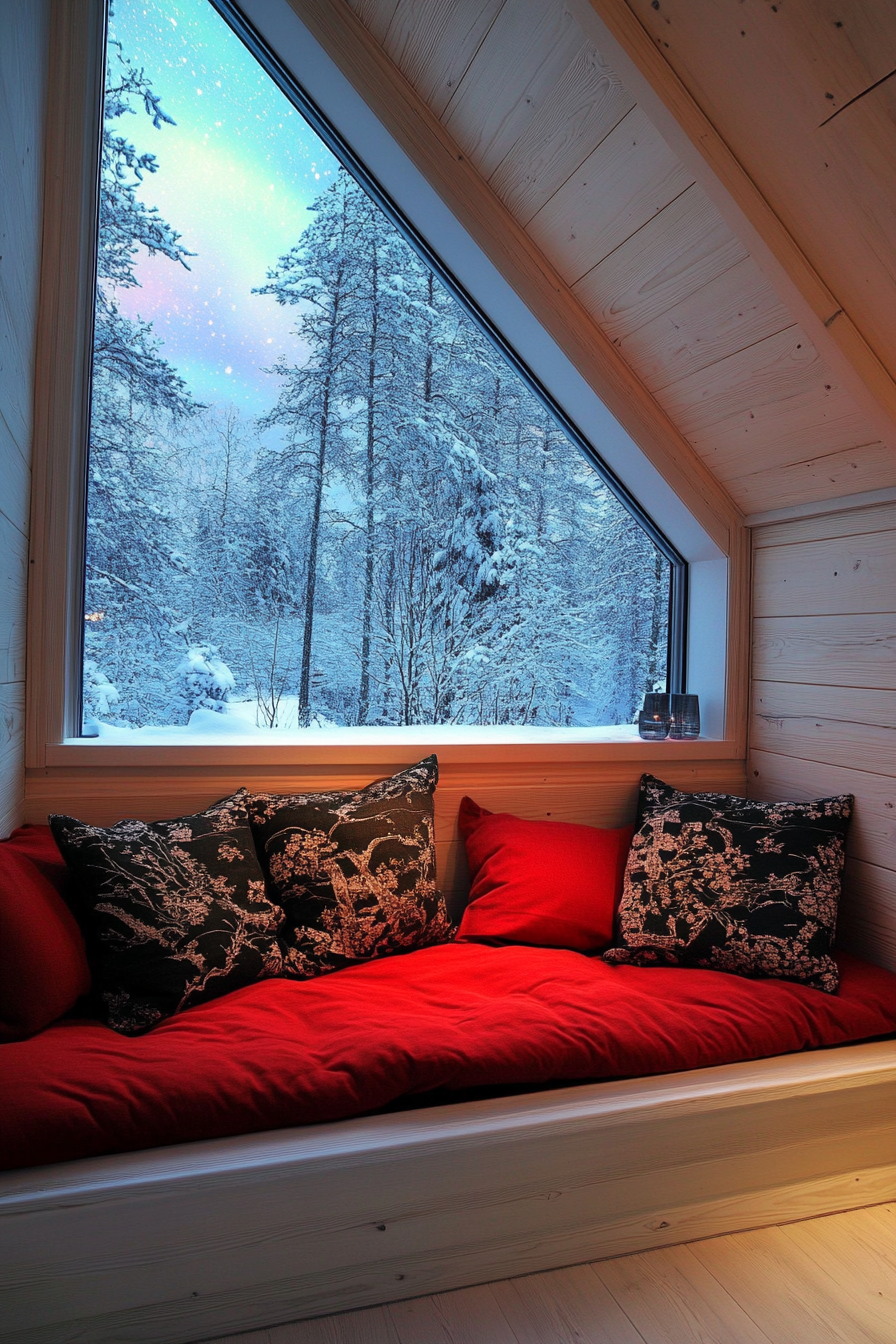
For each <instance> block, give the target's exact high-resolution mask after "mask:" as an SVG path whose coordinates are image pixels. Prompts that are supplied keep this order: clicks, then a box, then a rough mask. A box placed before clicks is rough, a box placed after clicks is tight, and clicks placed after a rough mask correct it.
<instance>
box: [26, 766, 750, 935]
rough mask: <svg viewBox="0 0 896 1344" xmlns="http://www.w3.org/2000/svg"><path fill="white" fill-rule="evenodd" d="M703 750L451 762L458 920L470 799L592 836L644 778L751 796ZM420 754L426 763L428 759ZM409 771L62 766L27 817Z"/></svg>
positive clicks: (627, 814) (446, 866)
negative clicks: (461, 822)
mask: <svg viewBox="0 0 896 1344" xmlns="http://www.w3.org/2000/svg"><path fill="white" fill-rule="evenodd" d="M669 745H670V746H673V744H669ZM700 747H701V748H702V751H701V752H700V753H697V752H696V751H695V752H694V754H693V756H692V757H691V758H688V757H687V756H686V755H684V753H681V754H679V750H678V744H674V746H673V749H672V751H671V752H670V751H667V750H665V749H664V748H663V747H662V745H661V746H659V747H658V748H656V751H655V754H653V755H652V757H651V758H648V756H647V755H646V754H645V756H643V757H642V758H641V759H631V758H629V759H628V760H625V759H619V760H615V761H612V760H605V761H588V760H578V761H576V760H568V761H544V762H534V761H528V762H526V761H519V762H516V763H514V762H513V761H511V760H507V761H497V762H491V763H482V762H474V761H468V762H458V761H451V760H442V762H441V765H440V772H439V774H440V777H439V786H438V789H437V790H436V797H435V828H436V863H437V867H438V881H439V886H440V887H441V888H442V890H443V891H444V892H445V895H446V898H447V900H448V903H449V907H450V909H451V910H452V913H454V914H459V912H460V911H461V910H462V909H463V906H464V905H465V904H466V898H467V892H468V889H469V878H468V873H467V866H466V856H465V854H464V850H463V843H462V842H461V840H460V839H459V837H458V833H457V813H458V808H459V807H460V800H461V798H463V796H464V794H469V795H470V796H471V797H473V798H475V800H476V802H477V803H480V804H481V805H482V806H483V807H487V808H489V809H490V810H491V811H493V812H513V813H515V814H516V815H517V816H521V817H529V818H531V819H533V820H548V819H550V820H552V821H569V822H576V823H578V824H580V825H587V826H624V825H626V824H628V823H629V822H630V821H633V820H634V815H635V803H636V800H637V794H638V781H639V779H640V777H641V774H642V772H644V771H646V772H648V773H650V774H655V775H659V776H660V777H661V778H662V779H665V780H668V782H669V783H670V784H674V785H675V786H676V787H677V788H680V789H688V790H711V791H715V792H720V793H736V794H740V795H741V796H743V794H744V792H745V787H746V786H745V779H744V766H745V762H744V760H743V758H742V757H741V758H740V759H732V757H731V756H730V755H728V756H721V755H720V756H719V757H715V756H713V755H712V744H711V743H701V744H700ZM435 750H438V749H437V748H435ZM419 754H420V756H423V755H425V754H426V751H425V749H423V748H421V749H420V753H419ZM407 762H408V757H407V753H405V754H404V758H403V759H383V760H382V761H381V762H380V763H379V764H376V763H371V764H368V765H358V764H354V765H343V766H339V765H329V766H327V765H320V764H318V765H306V766H304V767H303V766H301V765H264V766H260V765H254V766H246V765H242V766H236V765H229V766H225V765H215V766H208V765H206V766H200V765H178V766H177V767H175V768H172V767H170V766H168V767H159V766H142V767H141V766H103V767H102V768H98V767H92V768H88V767H61V766H56V767H53V768H47V769H44V770H32V771H29V779H28V805H27V814H26V815H27V820H28V821H30V822H36V823H38V824H40V823H45V822H46V819H47V813H48V812H67V813H72V814H74V815H75V816H77V817H81V818H83V820H85V821H90V822H93V823H94V824H96V825H99V826H107V825H110V824H111V823H112V822H115V821H118V820H120V818H121V817H122V816H130V817H138V818H140V819H142V820H144V821H153V820H157V819H158V818H160V817H177V816H184V815H186V814H188V813H191V812H196V811H199V810H200V809H201V808H204V807H207V806H208V805H209V803H211V802H213V801H214V800H215V799H216V798H223V797H225V796H226V795H227V794H229V793H232V792H234V790H235V789H238V788H240V787H241V786H243V785H245V787H247V788H249V789H257V790H270V791H271V792H274V793H298V792H311V791H312V790H323V789H348V788H358V787H360V786H363V785H365V784H369V783H370V782H371V781H372V780H374V779H382V778H383V777H384V776H388V775H390V774H392V773H393V772H394V771H395V770H398V769H400V768H401V766H402V765H403V764H406V763H407Z"/></svg>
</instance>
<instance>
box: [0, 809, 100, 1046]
mask: <svg viewBox="0 0 896 1344" xmlns="http://www.w3.org/2000/svg"><path fill="white" fill-rule="evenodd" d="M67 881H68V873H67V870H66V866H65V863H64V862H63V859H62V855H61V854H60V853H59V850H58V849H57V847H56V841H55V840H54V839H53V836H52V834H51V833H50V828H49V826H23V827H22V828H21V829H20V830H18V831H14V832H13V834H12V835H11V836H10V838H9V839H8V840H4V841H2V842H0V1041H21V1040H24V1039H25V1038H26V1037H27V1036H33V1035H34V1034H35V1033H36V1032H38V1031H43V1029H44V1027H48V1026H49V1025H50V1023H51V1022H55V1021H56V1019H57V1017H61V1016H62V1014H63V1013H67V1012H68V1010H69V1009H70V1008H71V1007H73V1006H74V1004H75V1002H76V1001H77V1000H78V999H79V998H80V997H81V995H82V994H86V993H87V992H88V990H89V989H90V970H89V968H88V965H87V954H86V952H85V950H84V940H83V938H82V937H81V930H80V929H79V928H78V924H77V921H76V920H75V917H74V915H73V914H72V913H71V911H70V910H69V908H68V906H67V905H66V903H65V901H64V900H63V898H62V895H61V894H60V893H61V892H62V891H63V890H64V885H65V883H66V882H67Z"/></svg>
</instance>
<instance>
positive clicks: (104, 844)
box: [50, 789, 283, 1036]
mask: <svg viewBox="0 0 896 1344" xmlns="http://www.w3.org/2000/svg"><path fill="white" fill-rule="evenodd" d="M246 797H247V795H246V791H245V789H240V791H239V792H238V793H235V794H234V795H233V797H232V798H225V799H223V800H222V801H221V802H219V803H215V804H214V805H213V806H212V807H210V808H208V810H207V811H205V812H200V813H199V814H198V815H197V816H194V817H180V818H178V819H177V820H176V821H155V822H152V823H147V822H143V821H120V822H118V823H117V825H115V826H110V827H108V828H104V827H102V826H88V825H86V824H85V823H84V822H81V821H75V819H74V818H73V817H61V816H54V817H50V826H51V827H52V829H53V835H54V836H55V838H56V843H57V844H58V845H59V848H60V850H61V851H62V855H63V857H64V859H65V861H66V863H67V864H68V866H69V868H70V869H71V871H72V873H73V875H74V883H73V885H74V886H76V895H77V899H78V901H79V903H80V904H81V906H82V910H81V913H82V915H83V916H84V923H85V925H86V928H87V932H88V937H89V940H90V938H91V936H92V942H93V949H92V951H93V961H94V972H95V982H96V983H97V985H98V988H99V989H100V992H101V995H102V1000H103V1003H104V1005H105V1012H106V1018H107V1021H108V1023H109V1026H110V1027H114V1028H115V1030H116V1031H121V1032H124V1033H125V1035H128V1036H135V1035H137V1034H138V1033H139V1032H141V1031H145V1030H147V1028H149V1027H151V1026H153V1025H154V1024H155V1023H156V1022H158V1021H160V1019H161V1018H163V1017H168V1016H170V1015H171V1014H172V1013H178V1012H180V1011H181V1009H183V1008H190V1007H192V1006H193V1005H194V1004H196V1003H202V1002H204V1001H205V1000H206V999H214V998H217V997H218V995H219V994H226V993H227V992H228V991H229V990H231V989H239V988H240V987H241V986H242V985H248V984H251V983H253V982H254V981H255V980H258V979H260V978H261V977H263V976H269V975H279V974H280V971H281V969H282V960H283V959H282V955H281V952H280V947H279V945H278V942H277V929H278V926H279V925H280V923H281V922H282V920H283V911H282V910H280V909H279V908H278V907H277V906H276V905H274V904H272V902H271V901H269V900H268V898H267V896H266V894H265V886H264V876H263V874H262V871H261V868H260V866H259V863H258V856H257V855H256V853H255V846H254V844H253V841H252V832H251V830H250V829H249V816H248V812H247V810H246Z"/></svg>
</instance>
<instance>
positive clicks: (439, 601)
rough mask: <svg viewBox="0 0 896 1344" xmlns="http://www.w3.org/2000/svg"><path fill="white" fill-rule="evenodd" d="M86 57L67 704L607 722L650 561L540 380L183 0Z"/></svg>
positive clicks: (189, 720) (122, 709)
mask: <svg viewBox="0 0 896 1344" xmlns="http://www.w3.org/2000/svg"><path fill="white" fill-rule="evenodd" d="M106 82H107V89H106V101H105V120H104V136H103V157H102V172H101V212H100V238H99V261H98V284H97V300H96V322H95V336H94V373H93V389H92V413H91V425H90V460H89V488H88V497H89V498H88V518H87V536H88V544H87V569H86V580H85V582H86V605H85V631H84V653H85V660H84V720H85V731H87V732H91V733H93V732H97V731H98V732H99V733H100V735H101V736H103V737H108V738H110V739H111V740H121V739H122V737H124V738H126V740H128V741H139V740H140V738H141V737H146V736H151V737H153V738H154V739H158V738H159V737H160V736H163V735H164V736H173V737H175V738H179V737H183V736H186V735H188V734H195V733H202V734H209V733H211V734H217V735H219V736H222V737H223V736H227V737H230V736H232V735H234V734H237V735H239V734H247V733H251V734H256V733H258V732H259V731H260V730H295V729H296V728H303V727H308V728H315V727H327V726H332V725H340V726H344V725H376V724H379V725H400V724H458V725H473V724H517V725H527V724H529V725H554V726H576V725H578V726H591V725H600V724H616V723H629V722H631V721H632V719H633V716H634V714H635V711H636V709H637V707H638V705H639V703H640V701H641V698H642V696H643V694H644V691H645V689H652V688H656V689H662V688H665V678H666V650H667V624H668V602H669V581H670V566H669V564H668V562H667V561H666V559H665V558H664V557H663V556H662V554H661V553H660V552H659V551H658V550H657V549H656V548H655V546H654V545H653V543H652V542H651V540H650V538H649V537H648V536H647V535H646V533H645V532H644V531H643V529H642V528H641V527H640V526H639V525H638V523H637V522H636V521H635V519H634V518H633V517H632V516H631V514H630V513H629V512H628V511H627V510H626V509H625V508H624V507H623V506H622V505H621V504H619V503H618V502H617V501H616V499H615V498H614V497H613V496H612V495H611V494H610V493H609V491H608V490H607V489H606V487H605V486H604V485H603V483H602V481H601V479H600V477H599V476H598V474H597V473H596V471H595V470H594V469H593V467H592V466H591V465H590V464H589V462H588V461H587V459H586V458H585V457H584V456H583V454H582V453H581V452H580V451H579V450H578V448H577V447H576V446H575V445H574V444H573V443H571V442H570V441H569V440H568V439H567V438H566V437H565V436H564V434H563V433H562V432H561V431H560V430H559V429H558V427H557V425H556V423H555V421H554V420H553V419H552V418H551V416H550V415H549V414H548V412H547V411H546V410H545V409H544V407H543V405H542V404H541V402H540V401H539V400H538V399H537V398H536V397H535V396H534V395H533V394H532V392H530V391H529V389H528V388H527V386H526V385H525V384H524V383H523V382H522V381H521V380H520V378H519V377H518V375H517V374H516V373H515V372H514V371H513V370H512V369H511V368H510V367H509V366H508V365H507V364H506V363H505V362H504V360H503V359H502V357H501V356H500V355H499V354H498V353H497V352H496V350H495V349H494V347H493V346H492V345H491V344H490V342H489V341H488V339H487V338H486V337H485V336H484V335H483V333H482V332H481V331H480V329H479V328H478V326H476V325H475V324H474V323H473V321H472V320H471V319H470V317H469V316H468V315H467V313H466V311H465V310H464V309H463V307H462V306H461V305H460V304H459V303H458V302H457V300H456V299H455V298H454V297H453V296H452V295H451V294H450V293H449V292H448V291H447V290H446V289H445V288H444V286H443V285H442V284H441V283H440V282H439V281H438V280H437V279H436V278H435V277H434V276H433V274H432V273H431V272H430V271H429V270H428V269H427V268H426V267H425V266H424V265H423V264H422V263H421V261H420V260H419V259H418V257H417V255H416V253H415V252H414V251H413V250H412V249H411V248H410V246H409V245H408V244H407V242H406V241H405V240H404V238H403V236H402V234H401V233H400V232H399V231H398V230H397V229H396V228H395V226H394V225H393V224H392V223H391V222H390V221H389V220H388V219H387V218H386V217H385V216H384V215H383V213H382V212H381V211H380V209H379V208H378V207H377V206H376V205H375V204H374V203H373V202H372V201H371V199H370V198H369V197H368V196H367V195H366V194H365V192H364V191H363V190H362V188H361V187H360V186H359V185H358V184H357V183H356V182H355V180H354V179H353V178H352V177H351V176H350V175H349V174H348V172H347V171H346V170H345V169H344V168H342V167H340V165H339V163H338V162H337V160H336V159H335V158H334V157H333V155H332V154H331V153H330V152H329V150H328V149H327V147H326V146H325V145H324V144H323V143H322V142H321V140H320V139H319V138H318V136H317V135H316V134H315V132H314V131H313V130H312V129H311V127H310V126H309V125H308V124H307V123H306V122H305V120H304V119H303V117H302V116H301V115H300V114H299V113H298V112H297V111H296V110H295V109H294V108H293V107H292V106H291V105H290V104H289V102H288V100H287V99H286V98H285V97H284V95H283V94H282V93H281V92H280V91H279V90H278V89H277V88H276V87H275V86H274V85H273V84H272V83H271V81H270V80H269V79H268V77H267V76H266V75H265V73H264V72H263V71H262V70H261V68H260V67H259V66H258V64H257V63H256V61H255V60H254V58H253V57H252V56H251V55H250V54H249V53H248V52H247V51H246V49H245V48H244V47H243V45H242V44H241V42H240V41H239V40H238V38H237V37H236V36H235V35H234V34H233V33H232V31H231V30H230V29H229V27H228V26H227V25H226V23H225V22H224V21H223V19H222V18H221V17H220V16H219V15H218V14H217V13H216V12H215V10H214V9H213V8H212V7H211V5H210V4H209V3H208V0H177V3H165V2H164V0H139V2H137V0H115V3H114V7H113V10H112V14H111V18H110V29H109V43H108V52H107V81H106ZM599 446H600V445H597V447H598V448H599Z"/></svg>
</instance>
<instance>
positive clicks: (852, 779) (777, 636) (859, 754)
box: [747, 504, 896, 970]
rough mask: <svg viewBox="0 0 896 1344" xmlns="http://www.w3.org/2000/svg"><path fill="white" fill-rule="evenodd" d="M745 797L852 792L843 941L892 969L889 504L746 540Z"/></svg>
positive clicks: (893, 591)
mask: <svg viewBox="0 0 896 1344" xmlns="http://www.w3.org/2000/svg"><path fill="white" fill-rule="evenodd" d="M753 581H754V592H753V678H754V680H753V705H752V715H751V727H750V757H749V762H748V768H747V788H748V792H749V793H750V795H751V796H753V797H758V798H787V797H792V798H811V797H820V796H822V795H825V794H834V793H852V794H854V795H855V799H856V810H855V817H854V821H853V824H852V827H851V834H850V839H849V845H848V853H849V858H848V861H847V873H846V884H845V890H844V906H843V911H842V917H841V941H842V942H843V943H844V944H845V945H846V946H852V947H854V948H855V949H856V950H857V951H859V952H861V953H862V955H864V956H867V957H869V958H870V959H871V960H872V961H877V962H880V963H881V964H882V965H886V966H889V967H890V968H891V969H893V970H896V505H892V504H890V505H882V506H878V507H875V508H867V509H855V510H850V511H848V512H844V513H838V514H832V515H830V516H828V517H823V518H811V519H805V520H799V521H794V522H789V523H778V524H775V525H773V526H769V527H765V528H761V529H757V531H756V533H755V534H754V564H753Z"/></svg>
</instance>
